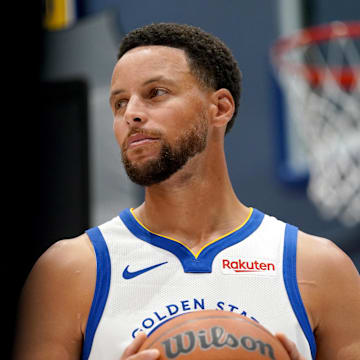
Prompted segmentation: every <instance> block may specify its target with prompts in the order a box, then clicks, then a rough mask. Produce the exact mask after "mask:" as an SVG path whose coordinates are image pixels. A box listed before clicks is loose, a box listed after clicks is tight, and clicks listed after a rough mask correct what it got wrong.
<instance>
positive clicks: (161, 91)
mask: <svg viewBox="0 0 360 360" xmlns="http://www.w3.org/2000/svg"><path fill="white" fill-rule="evenodd" d="M167 93H168V91H167V90H166V89H163V88H154V89H152V90H151V91H150V97H151V98H153V97H156V96H162V95H165V94H167Z"/></svg>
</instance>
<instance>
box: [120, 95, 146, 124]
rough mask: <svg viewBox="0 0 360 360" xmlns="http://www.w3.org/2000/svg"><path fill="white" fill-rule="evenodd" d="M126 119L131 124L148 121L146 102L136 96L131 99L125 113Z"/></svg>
mask: <svg viewBox="0 0 360 360" xmlns="http://www.w3.org/2000/svg"><path fill="white" fill-rule="evenodd" d="M124 119H125V121H126V122H127V124H129V125H140V124H143V123H145V122H146V121H147V114H146V109H145V104H144V102H143V101H142V100H141V99H139V98H138V97H136V96H133V97H131V98H130V99H129V101H128V103H127V105H126V110H125V114H124Z"/></svg>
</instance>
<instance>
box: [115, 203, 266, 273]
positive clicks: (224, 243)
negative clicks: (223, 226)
mask: <svg viewBox="0 0 360 360" xmlns="http://www.w3.org/2000/svg"><path fill="white" fill-rule="evenodd" d="M120 218H121V220H122V221H123V223H124V224H125V226H126V227H127V228H128V229H129V231H130V232H131V233H132V234H133V235H135V236H136V237H138V238H139V239H142V240H144V241H146V242H148V243H149V244H152V245H154V246H157V247H159V248H162V249H165V250H167V251H169V252H171V253H173V254H174V255H175V256H176V257H177V258H178V259H179V260H180V262H181V264H182V266H183V268H184V272H188V273H211V271H212V263H213V260H214V258H215V256H216V255H217V254H219V253H220V252H221V251H222V250H224V249H226V248H228V247H229V246H232V245H235V244H237V243H239V242H240V241H242V240H244V239H246V238H247V237H248V236H249V235H250V234H252V233H253V232H254V231H255V230H256V229H257V228H258V227H259V226H260V224H261V222H262V220H263V218H264V214H263V213H262V212H261V211H259V210H256V209H253V212H252V214H251V216H250V218H249V219H248V221H247V222H246V223H245V224H244V226H242V227H241V228H239V229H238V230H236V231H234V232H232V233H230V234H229V235H227V236H225V237H223V238H221V239H219V240H217V241H215V242H213V243H212V244H210V245H208V246H207V247H205V248H204V249H203V250H202V251H201V253H200V254H199V256H198V257H195V256H194V254H193V253H191V251H189V249H187V248H186V247H185V246H184V245H182V244H181V243H179V242H176V241H173V240H171V239H168V238H166V237H163V236H160V235H157V234H154V233H152V232H150V231H148V230H147V229H146V228H144V227H143V226H141V225H140V224H139V223H138V221H137V220H136V219H135V218H134V216H133V215H132V213H131V211H130V209H125V210H123V211H122V212H121V213H120Z"/></svg>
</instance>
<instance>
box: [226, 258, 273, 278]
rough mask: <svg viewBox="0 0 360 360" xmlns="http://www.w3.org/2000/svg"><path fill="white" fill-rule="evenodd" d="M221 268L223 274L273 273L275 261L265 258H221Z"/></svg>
mask: <svg viewBox="0 0 360 360" xmlns="http://www.w3.org/2000/svg"><path fill="white" fill-rule="evenodd" d="M221 268H222V272H223V273H224V274H229V275H233V274H257V275H267V276H268V275H275V274H276V266H275V263H273V262H269V261H265V260H260V259H256V260H249V259H222V261H221Z"/></svg>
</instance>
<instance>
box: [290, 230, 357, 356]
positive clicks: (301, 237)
mask: <svg viewBox="0 0 360 360" xmlns="http://www.w3.org/2000/svg"><path fill="white" fill-rule="evenodd" d="M297 277H298V284H299V288H300V292H301V295H302V298H303V301H304V305H305V307H306V309H307V311H308V314H309V318H310V322H311V324H312V327H313V329H314V332H315V335H316V338H317V345H318V353H319V355H320V354H323V357H321V356H319V358H320V359H322V358H326V359H333V358H334V359H335V357H332V356H333V355H331V353H333V354H334V353H335V352H336V353H337V352H340V351H342V352H344V354H345V352H347V351H350V352H353V351H358V352H357V353H356V354H359V352H360V349H359V347H360V344H359V341H358V339H357V338H356V336H355V335H354V334H356V332H357V330H356V329H358V328H360V318H359V316H358V314H359V313H360V277H359V272H358V270H357V269H356V267H355V265H354V264H353V262H352V261H351V259H350V257H349V256H348V255H347V254H346V253H345V252H344V251H342V250H341V249H340V248H339V247H338V246H337V245H336V244H335V243H334V242H332V241H330V240H328V239H325V238H321V237H317V236H314V235H310V234H307V233H304V232H301V231H299V234H298V253H297ZM349 349H350V350H349ZM354 349H355V350H354ZM342 359H353V357H351V356H350V357H346V356H344V357H342ZM354 359H355V358H354Z"/></svg>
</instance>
